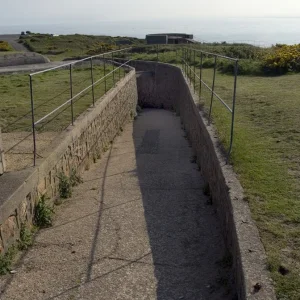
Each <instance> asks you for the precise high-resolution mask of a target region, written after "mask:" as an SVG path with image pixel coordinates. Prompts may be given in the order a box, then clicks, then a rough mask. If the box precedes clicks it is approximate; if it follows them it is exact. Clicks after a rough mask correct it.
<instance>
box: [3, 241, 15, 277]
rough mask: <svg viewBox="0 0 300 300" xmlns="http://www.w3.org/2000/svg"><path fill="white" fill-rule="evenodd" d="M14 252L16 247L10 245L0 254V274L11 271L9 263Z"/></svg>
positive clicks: (13, 256) (10, 263)
mask: <svg viewBox="0 0 300 300" xmlns="http://www.w3.org/2000/svg"><path fill="white" fill-rule="evenodd" d="M16 254H17V249H16V247H15V246H11V247H10V248H9V249H8V250H7V252H6V253H5V254H4V255H3V256H0V275H5V274H7V273H9V272H10V271H11V265H12V262H13V260H14V258H15V256H16Z"/></svg>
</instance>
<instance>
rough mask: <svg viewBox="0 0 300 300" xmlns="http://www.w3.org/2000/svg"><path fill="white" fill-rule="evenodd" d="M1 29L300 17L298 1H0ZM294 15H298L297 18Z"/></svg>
mask: <svg viewBox="0 0 300 300" xmlns="http://www.w3.org/2000/svg"><path fill="white" fill-rule="evenodd" d="M0 2H1V3H0V9H1V19H0V30H1V26H8V25H16V24H51V23H62V22H90V21H127V20H130V21H139V20H154V19H172V18H173V19H174V18H197V19H198V18H201V17H202V18H211V17H300V1H299V0H285V1H283V0H247V1H246V0H210V1H209V0H180V1H179V0H147V1H145V0H122V1H121V0H105V1H103V0H85V1H82V0H51V1H49V0H47V1H45V0H26V1H24V0H9V1H7V0H0ZM295 12H299V15H298V16H297V15H296V14H295Z"/></svg>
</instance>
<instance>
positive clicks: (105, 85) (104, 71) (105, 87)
mask: <svg viewBox="0 0 300 300" xmlns="http://www.w3.org/2000/svg"><path fill="white" fill-rule="evenodd" d="M103 60H104V91H105V94H106V90H107V89H106V61H105V55H104V54H103Z"/></svg>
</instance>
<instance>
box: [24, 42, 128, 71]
mask: <svg viewBox="0 0 300 300" xmlns="http://www.w3.org/2000/svg"><path fill="white" fill-rule="evenodd" d="M131 49H132V47H130V48H124V49H120V50H115V51H110V52H105V53H101V54H97V55H92V56H89V57H85V58H82V59H79V60H76V61H73V62H70V63H66V64H63V65H60V66H56V67H53V68H49V69H46V70H42V71H38V72H34V73H31V74H29V76H35V75H38V74H42V73H46V72H49V71H53V70H56V69H60V68H62V69H63V68H64V67H69V66H70V65H76V64H78V63H80V62H83V61H86V60H90V59H93V58H96V57H100V56H105V55H109V54H112V53H118V52H122V51H125V50H131Z"/></svg>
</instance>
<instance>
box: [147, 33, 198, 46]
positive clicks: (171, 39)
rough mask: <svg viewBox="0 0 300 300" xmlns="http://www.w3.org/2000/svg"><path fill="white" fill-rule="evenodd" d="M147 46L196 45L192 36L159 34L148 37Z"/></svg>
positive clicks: (148, 35)
mask: <svg viewBox="0 0 300 300" xmlns="http://www.w3.org/2000/svg"><path fill="white" fill-rule="evenodd" d="M146 41H147V44H152V45H153V44H193V43H196V41H195V40H194V36H193V35H192V34H186V33H157V34H147V35H146Z"/></svg>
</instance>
